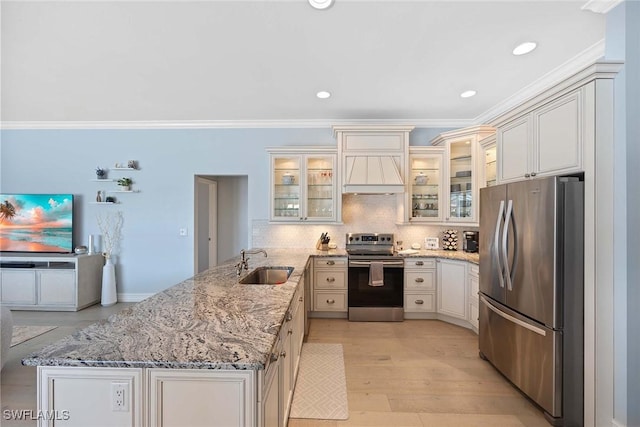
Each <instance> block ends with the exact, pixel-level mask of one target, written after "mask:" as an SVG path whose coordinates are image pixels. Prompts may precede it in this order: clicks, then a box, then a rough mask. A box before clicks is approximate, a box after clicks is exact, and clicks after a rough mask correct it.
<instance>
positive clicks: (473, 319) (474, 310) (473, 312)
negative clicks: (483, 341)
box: [467, 264, 480, 333]
mask: <svg viewBox="0 0 640 427" xmlns="http://www.w3.org/2000/svg"><path fill="white" fill-rule="evenodd" d="M468 267H469V268H468V273H469V274H468V276H467V277H468V287H469V295H468V298H469V323H470V324H471V329H473V330H474V331H475V332H476V333H477V332H478V325H479V323H478V317H479V313H480V310H479V309H478V292H480V269H479V268H478V265H476V264H469V266H468Z"/></svg>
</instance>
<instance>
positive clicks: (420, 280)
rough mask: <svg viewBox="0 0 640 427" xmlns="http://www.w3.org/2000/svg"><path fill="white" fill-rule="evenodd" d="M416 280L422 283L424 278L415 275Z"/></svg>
mask: <svg viewBox="0 0 640 427" xmlns="http://www.w3.org/2000/svg"><path fill="white" fill-rule="evenodd" d="M416 282H417V283H422V282H424V279H423V278H422V277H416Z"/></svg>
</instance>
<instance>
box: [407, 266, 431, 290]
mask: <svg viewBox="0 0 640 427" xmlns="http://www.w3.org/2000/svg"><path fill="white" fill-rule="evenodd" d="M404 288H405V289H415V290H423V291H424V290H429V291H435V290H436V271H435V270H431V271H420V272H414V271H409V272H406V273H405V274H404Z"/></svg>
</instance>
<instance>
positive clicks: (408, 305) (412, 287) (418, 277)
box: [404, 258, 437, 319]
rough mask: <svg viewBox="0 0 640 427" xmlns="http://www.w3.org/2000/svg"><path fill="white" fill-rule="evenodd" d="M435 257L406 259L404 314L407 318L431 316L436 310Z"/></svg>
mask: <svg viewBox="0 0 640 427" xmlns="http://www.w3.org/2000/svg"><path fill="white" fill-rule="evenodd" d="M436 282H437V277H436V260H435V258H406V259H405V260H404V314H405V318H407V319H416V318H423V319H424V318H431V317H433V314H435V312H436V288H437V286H436Z"/></svg>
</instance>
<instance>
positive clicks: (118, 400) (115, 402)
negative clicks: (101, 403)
mask: <svg viewBox="0 0 640 427" xmlns="http://www.w3.org/2000/svg"><path fill="white" fill-rule="evenodd" d="M111 410H112V411H114V412H128V411H129V383H111Z"/></svg>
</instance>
